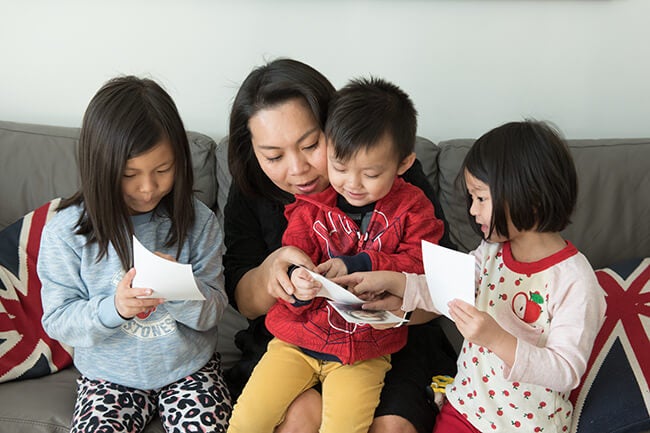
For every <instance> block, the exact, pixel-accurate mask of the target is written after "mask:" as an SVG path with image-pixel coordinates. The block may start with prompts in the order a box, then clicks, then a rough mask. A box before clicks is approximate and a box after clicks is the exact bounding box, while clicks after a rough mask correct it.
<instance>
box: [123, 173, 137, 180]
mask: <svg viewBox="0 0 650 433" xmlns="http://www.w3.org/2000/svg"><path fill="white" fill-rule="evenodd" d="M123 176H124V177H126V178H127V179H129V178H132V177H135V174H125V175H123Z"/></svg>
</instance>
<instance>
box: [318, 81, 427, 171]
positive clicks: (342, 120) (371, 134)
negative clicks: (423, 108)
mask: <svg viewBox="0 0 650 433" xmlns="http://www.w3.org/2000/svg"><path fill="white" fill-rule="evenodd" d="M416 130H417V111H416V110H415V107H414V105H413V101H411V98H409V96H408V95H407V94H406V93H405V92H404V91H403V90H402V89H400V88H399V87H398V86H396V85H395V84H393V83H390V82H388V81H386V80H383V79H381V78H369V79H364V78H360V79H355V80H351V81H350V82H349V83H348V84H347V85H345V87H343V88H341V89H340V90H339V91H337V92H336V95H334V98H333V99H332V101H330V106H329V110H328V115H327V122H326V124H325V135H326V136H327V139H328V141H330V142H331V143H333V144H334V155H335V156H336V158H338V159H340V160H343V161H345V160H348V159H349V158H350V157H352V156H353V155H355V154H356V153H357V152H358V151H359V150H361V149H362V148H366V149H368V148H372V147H374V146H375V145H377V144H378V143H379V142H380V140H381V139H382V138H383V137H384V136H386V135H388V137H390V138H391V140H392V142H393V147H394V149H393V150H394V153H395V156H396V157H397V158H398V161H402V160H403V159H404V158H406V157H407V156H409V155H410V154H411V153H413V149H414V148H415V133H416Z"/></svg>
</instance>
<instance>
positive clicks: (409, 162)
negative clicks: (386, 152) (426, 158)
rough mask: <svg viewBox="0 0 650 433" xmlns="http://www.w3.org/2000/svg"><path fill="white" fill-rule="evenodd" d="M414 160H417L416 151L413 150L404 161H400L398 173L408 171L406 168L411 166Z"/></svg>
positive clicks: (401, 173) (399, 174)
mask: <svg viewBox="0 0 650 433" xmlns="http://www.w3.org/2000/svg"><path fill="white" fill-rule="evenodd" d="M414 162H415V152H411V154H410V155H409V156H407V157H406V158H404V159H403V160H402V162H400V163H399V166H398V167H397V175H398V176H401V175H403V174H404V173H406V170H408V169H409V168H411V166H412V165H413V163H414Z"/></svg>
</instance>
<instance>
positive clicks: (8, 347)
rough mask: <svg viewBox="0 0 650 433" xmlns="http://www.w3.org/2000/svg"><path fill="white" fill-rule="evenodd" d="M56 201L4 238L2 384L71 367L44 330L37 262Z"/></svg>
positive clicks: (0, 243) (68, 355)
mask: <svg viewBox="0 0 650 433" xmlns="http://www.w3.org/2000/svg"><path fill="white" fill-rule="evenodd" d="M58 203H59V200H58V199H55V200H52V201H51V202H49V203H46V204H45V205H43V206H41V207H39V208H38V209H36V210H35V211H33V212H30V213H29V214H27V215H25V216H24V217H23V218H21V219H20V220H18V221H16V222H15V223H14V224H12V225H10V226H9V227H7V228H5V229H4V230H2V232H0V382H6V381H9V380H15V379H30V378H34V377H40V376H44V375H46V374H50V373H54V372H56V371H58V370H60V369H62V368H65V367H67V366H69V365H70V364H71V363H72V349H71V348H69V347H67V346H65V345H63V344H61V343H59V342H58V341H56V340H53V339H51V338H50V337H49V336H48V335H47V334H46V333H45V331H44V330H43V326H42V325H41V316H42V315H43V307H42V304H41V282H40V280H39V278H38V275H37V274H36V262H37V259H38V252H39V248H40V244H41V232H42V230H43V226H44V225H45V223H46V222H47V220H49V219H50V218H51V217H52V216H53V215H54V213H55V209H56V206H57V205H58Z"/></svg>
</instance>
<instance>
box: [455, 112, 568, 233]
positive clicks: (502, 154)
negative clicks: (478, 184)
mask: <svg viewBox="0 0 650 433" xmlns="http://www.w3.org/2000/svg"><path fill="white" fill-rule="evenodd" d="M465 170H467V171H468V172H469V173H470V174H471V175H472V176H474V177H475V178H477V179H479V180H480V181H482V182H484V183H485V184H487V185H488V186H489V188H490V194H491V196H492V223H491V227H490V232H489V234H488V236H487V237H486V238H489V236H490V235H492V233H493V232H495V231H496V233H497V234H499V235H501V236H504V237H506V238H508V237H509V233H508V224H507V215H508V213H509V215H510V219H511V221H512V224H513V225H514V226H515V227H516V228H517V230H522V231H523V230H531V229H533V228H535V230H536V231H538V232H559V231H561V230H563V229H564V228H566V226H567V225H569V223H570V222H571V219H570V217H571V214H572V213H573V209H574V207H575V204H576V199H577V196H578V181H577V174H576V169H575V165H574V163H573V158H572V156H571V152H570V151H569V148H568V146H567V144H566V142H565V141H564V140H563V139H562V138H561V136H560V134H559V132H558V131H557V130H555V129H553V128H552V127H551V126H550V125H548V124H547V123H544V122H539V121H535V120H525V121H522V122H511V123H506V124H504V125H502V126H499V127H497V128H494V129H492V130H491V131H489V132H487V133H486V134H484V135H483V136H482V137H480V138H479V139H478V140H477V141H476V142H475V143H474V145H473V146H472V148H471V149H470V150H469V152H468V153H467V155H466V156H465V160H464V161H463V164H462V166H461V170H460V173H459V179H460V181H461V184H462V186H463V188H464V189H465V191H467V186H466V184H465V181H464V172H465ZM467 200H468V202H467V210H468V215H469V209H470V207H471V197H469V194H468V195H467ZM470 220H471V221H472V226H473V227H474V228H475V230H476V231H477V233H479V234H481V232H480V230H479V229H478V227H476V224H475V223H474V220H473V218H472V216H471V215H470Z"/></svg>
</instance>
